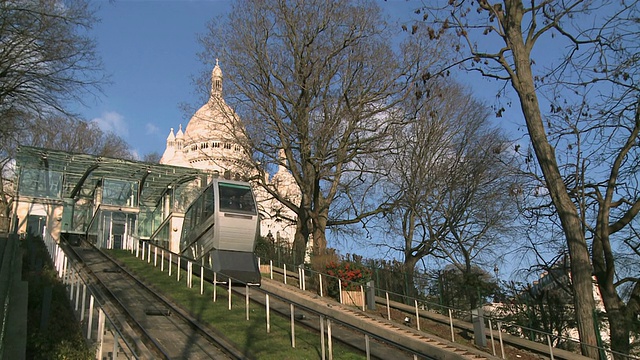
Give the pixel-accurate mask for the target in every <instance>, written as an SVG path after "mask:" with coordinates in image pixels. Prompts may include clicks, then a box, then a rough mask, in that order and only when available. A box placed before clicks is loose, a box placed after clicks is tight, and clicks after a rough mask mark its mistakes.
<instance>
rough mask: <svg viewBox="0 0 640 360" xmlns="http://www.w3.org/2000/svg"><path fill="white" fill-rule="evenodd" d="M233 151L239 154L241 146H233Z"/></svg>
mask: <svg viewBox="0 0 640 360" xmlns="http://www.w3.org/2000/svg"><path fill="white" fill-rule="evenodd" d="M233 150H234V151H236V152H239V151H240V150H241V149H240V145H234V146H233Z"/></svg>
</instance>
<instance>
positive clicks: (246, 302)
mask: <svg viewBox="0 0 640 360" xmlns="http://www.w3.org/2000/svg"><path fill="white" fill-rule="evenodd" d="M244 308H245V309H246V310H245V312H246V314H247V321H248V320H249V285H245V286H244ZM552 360H553V359H552Z"/></svg>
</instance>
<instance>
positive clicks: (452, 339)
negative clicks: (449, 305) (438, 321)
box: [449, 309, 456, 342]
mask: <svg viewBox="0 0 640 360" xmlns="http://www.w3.org/2000/svg"><path fill="white" fill-rule="evenodd" d="M449 324H450V325H451V341H452V342H456V340H455V337H454V335H453V315H452V314H451V309H449Z"/></svg>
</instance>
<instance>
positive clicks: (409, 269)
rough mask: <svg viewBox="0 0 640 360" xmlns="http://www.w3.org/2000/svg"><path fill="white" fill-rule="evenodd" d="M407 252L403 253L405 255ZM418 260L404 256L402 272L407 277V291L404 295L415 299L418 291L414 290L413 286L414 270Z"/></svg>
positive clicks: (414, 285) (407, 255)
mask: <svg viewBox="0 0 640 360" xmlns="http://www.w3.org/2000/svg"><path fill="white" fill-rule="evenodd" d="M406 252H407V251H405V253H406ZM418 260H420V259H419V258H417V257H415V256H411V254H405V256H404V271H405V274H406V276H407V289H406V295H407V296H410V297H416V296H417V295H418V290H417V289H416V284H415V279H414V275H415V269H416V264H417V263H418Z"/></svg>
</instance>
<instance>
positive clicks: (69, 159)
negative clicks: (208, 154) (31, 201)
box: [16, 146, 206, 206]
mask: <svg viewBox="0 0 640 360" xmlns="http://www.w3.org/2000/svg"><path fill="white" fill-rule="evenodd" d="M16 159H17V162H18V164H20V166H21V167H23V168H29V169H42V170H51V171H60V172H63V173H64V178H63V182H64V183H63V186H62V191H63V194H62V196H63V197H64V198H74V197H76V196H77V195H78V194H80V193H82V190H83V189H87V190H92V189H95V187H96V185H97V183H98V182H99V181H101V180H102V179H103V178H107V179H114V180H127V181H138V182H139V184H140V189H141V190H140V204H142V205H146V206H155V205H156V204H157V203H158V201H159V200H160V198H161V197H162V195H164V193H165V192H166V191H167V189H169V188H177V187H178V186H179V185H182V184H184V183H187V182H190V181H192V180H194V179H196V178H204V177H205V176H206V173H205V172H204V171H202V170H198V169H193V168H186V167H178V166H170V165H162V164H154V163H147V162H142V161H133V160H124V159H115V158H109V157H103V156H95V155H88V154H76V153H71V152H66V151H60V150H51V149H44V148H37V147H30V146H21V147H19V148H18V152H17V156H16Z"/></svg>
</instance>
